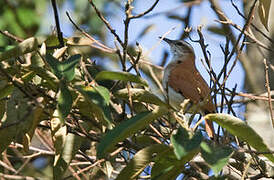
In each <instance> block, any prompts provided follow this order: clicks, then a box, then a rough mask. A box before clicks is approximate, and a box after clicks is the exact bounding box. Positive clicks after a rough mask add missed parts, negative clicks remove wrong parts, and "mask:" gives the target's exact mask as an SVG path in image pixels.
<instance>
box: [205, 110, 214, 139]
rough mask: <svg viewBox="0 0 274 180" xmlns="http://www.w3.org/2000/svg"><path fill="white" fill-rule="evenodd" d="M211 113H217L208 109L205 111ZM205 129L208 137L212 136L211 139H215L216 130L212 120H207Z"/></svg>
mask: <svg viewBox="0 0 274 180" xmlns="http://www.w3.org/2000/svg"><path fill="white" fill-rule="evenodd" d="M209 113H215V112H208V111H206V112H205V114H209ZM205 130H206V133H207V135H208V137H210V139H215V131H214V126H213V122H212V121H208V120H205Z"/></svg>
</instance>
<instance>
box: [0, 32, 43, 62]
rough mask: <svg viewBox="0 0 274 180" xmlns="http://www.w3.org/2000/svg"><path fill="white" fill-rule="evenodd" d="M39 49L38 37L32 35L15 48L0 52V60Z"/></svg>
mask: <svg viewBox="0 0 274 180" xmlns="http://www.w3.org/2000/svg"><path fill="white" fill-rule="evenodd" d="M37 49H38V42H37V39H36V38H34V37H31V38H28V39H26V40H24V41H23V42H21V43H19V44H18V45H17V46H15V47H14V48H12V49H10V50H8V51H5V52H3V53H0V61H3V60H6V59H10V58H16V57H19V56H22V55H24V54H27V53H30V52H32V51H35V50H37Z"/></svg>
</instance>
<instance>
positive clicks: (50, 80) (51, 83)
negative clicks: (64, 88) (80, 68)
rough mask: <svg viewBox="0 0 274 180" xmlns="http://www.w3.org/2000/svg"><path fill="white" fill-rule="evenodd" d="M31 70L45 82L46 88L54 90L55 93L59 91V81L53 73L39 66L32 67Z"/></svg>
mask: <svg viewBox="0 0 274 180" xmlns="http://www.w3.org/2000/svg"><path fill="white" fill-rule="evenodd" d="M30 70H32V71H34V72H35V73H36V74H37V75H38V76H39V77H41V78H42V79H44V80H45V82H46V84H47V86H46V87H49V88H50V89H53V90H54V91H55V92H56V91H57V90H58V87H57V85H58V80H57V79H56V76H54V74H53V73H52V72H50V71H48V70H46V69H45V68H41V67H38V66H31V67H30Z"/></svg>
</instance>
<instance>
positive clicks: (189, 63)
mask: <svg viewBox="0 0 274 180" xmlns="http://www.w3.org/2000/svg"><path fill="white" fill-rule="evenodd" d="M159 38H161V37H159ZM162 39H163V41H165V42H167V43H168V44H169V46H170V50H171V54H172V55H173V57H172V59H171V61H170V62H169V63H168V65H167V66H166V67H165V68H164V75H163V79H162V83H163V88H164V90H165V92H166V96H167V100H168V104H170V106H172V107H173V108H175V109H177V110H179V109H180V108H182V106H181V105H182V103H183V102H184V101H185V100H187V99H188V100H189V101H190V104H192V106H195V107H196V109H198V111H199V112H201V114H202V115H203V114H204V115H206V114H208V113H215V110H216V108H215V105H214V103H213V101H212V98H211V96H210V93H211V89H210V88H209V86H208V84H207V83H206V81H205V80H204V78H203V77H202V75H201V74H200V73H199V71H198V70H197V68H196V64H195V52H194V49H193V47H192V46H191V44H189V43H188V42H186V41H184V40H170V39H168V38H162ZM205 130H206V132H207V134H208V136H209V137H210V138H211V139H214V135H215V133H214V127H213V123H212V122H211V121H207V120H206V121H205Z"/></svg>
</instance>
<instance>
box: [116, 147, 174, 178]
mask: <svg viewBox="0 0 274 180" xmlns="http://www.w3.org/2000/svg"><path fill="white" fill-rule="evenodd" d="M169 148H170V147H169V146H167V145H164V144H154V145H151V146H148V147H146V148H144V149H142V150H140V151H138V152H137V153H136V154H135V155H134V157H133V158H132V159H131V160H130V161H129V163H128V164H127V166H126V167H125V168H124V169H123V170H122V171H121V172H120V174H119V175H118V177H117V178H116V180H124V179H136V177H137V176H138V175H139V174H140V173H141V172H142V171H143V170H144V169H145V168H146V167H147V165H149V163H150V162H152V161H153V158H154V157H153V156H152V155H154V154H155V153H160V152H163V151H166V150H167V149H169Z"/></svg>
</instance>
